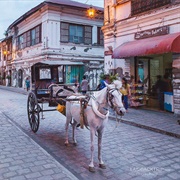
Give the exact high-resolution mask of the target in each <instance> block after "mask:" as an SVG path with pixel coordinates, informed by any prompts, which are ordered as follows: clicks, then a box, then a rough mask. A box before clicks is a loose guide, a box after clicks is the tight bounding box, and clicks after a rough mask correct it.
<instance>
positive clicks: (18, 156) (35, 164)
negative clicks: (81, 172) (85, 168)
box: [0, 112, 77, 180]
mask: <svg viewBox="0 0 180 180" xmlns="http://www.w3.org/2000/svg"><path fill="white" fill-rule="evenodd" d="M0 119H1V120H0V180H26V179H37V180H41V179H42V180H51V179H58V180H59V179H66V180H68V179H69V180H70V179H72V180H76V179H77V178H76V177H75V176H74V175H73V174H72V173H71V172H70V171H68V170H67V169H66V168H65V167H63V166H62V165H61V164H60V163H58V162H57V161H56V160H55V159H54V158H53V157H52V156H50V155H49V154H48V153H47V152H46V151H44V150H43V149H42V148H41V147H40V146H39V145H38V144H37V143H36V142H35V141H33V140H32V139H31V138H30V137H28V136H27V135H26V134H25V133H24V132H23V131H22V130H20V129H19V128H18V127H17V126H16V125H15V124H13V123H12V122H11V121H9V120H8V118H7V117H6V116H4V114H3V113H2V112H0Z"/></svg>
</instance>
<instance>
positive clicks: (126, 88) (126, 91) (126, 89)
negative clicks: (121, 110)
mask: <svg viewBox="0 0 180 180" xmlns="http://www.w3.org/2000/svg"><path fill="white" fill-rule="evenodd" d="M120 92H121V94H122V101H123V104H124V107H125V109H126V112H127V111H128V107H129V106H128V99H129V97H130V96H131V89H130V85H129V84H128V82H127V79H126V78H125V77H123V78H122V87H121V88H120Z"/></svg>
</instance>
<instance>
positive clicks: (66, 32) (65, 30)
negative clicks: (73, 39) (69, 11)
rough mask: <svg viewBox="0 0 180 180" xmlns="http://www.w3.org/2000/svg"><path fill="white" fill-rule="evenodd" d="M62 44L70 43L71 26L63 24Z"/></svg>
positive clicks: (61, 29)
mask: <svg viewBox="0 0 180 180" xmlns="http://www.w3.org/2000/svg"><path fill="white" fill-rule="evenodd" d="M60 33H61V34H60V36H61V42H69V24H68V23H65V22H61V27H60Z"/></svg>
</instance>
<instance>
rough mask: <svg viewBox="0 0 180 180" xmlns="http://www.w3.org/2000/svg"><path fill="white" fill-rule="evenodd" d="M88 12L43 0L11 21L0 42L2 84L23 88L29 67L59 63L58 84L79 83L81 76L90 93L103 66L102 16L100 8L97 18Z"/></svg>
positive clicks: (60, 0) (58, 0)
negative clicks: (60, 65) (60, 77)
mask: <svg viewBox="0 0 180 180" xmlns="http://www.w3.org/2000/svg"><path fill="white" fill-rule="evenodd" d="M89 8H90V7H89V5H87V4H83V3H78V2H75V1H70V0H46V1H44V2H42V3H40V4H39V5H37V6H36V7H34V8H33V9H31V10H30V11H28V12H27V13H25V14H23V15H22V16H21V17H20V18H18V19H17V20H16V21H14V22H13V23H12V24H11V25H10V26H9V27H8V29H7V35H6V38H5V39H3V40H2V41H1V76H2V79H6V80H5V81H3V83H5V84H6V85H10V86H15V87H24V81H25V78H26V77H28V76H31V66H32V65H33V64H35V63H37V62H44V61H59V64H62V73H61V74H62V76H63V77H62V80H61V83H73V82H75V81H79V82H80V81H81V80H82V76H83V74H85V75H87V77H88V79H89V81H90V87H91V88H92V89H94V88H95V87H96V86H97V84H98V82H99V75H100V73H102V71H103V66H104V48H103V43H104V42H103V34H102V32H101V27H102V25H103V17H104V15H103V8H99V7H95V8H96V11H97V13H98V17H93V18H92V16H93V14H90V15H89V14H88V9H89ZM90 13H93V12H90ZM91 15H92V16H91ZM67 76H68V78H67Z"/></svg>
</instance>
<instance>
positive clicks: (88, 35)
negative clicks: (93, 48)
mask: <svg viewBox="0 0 180 180" xmlns="http://www.w3.org/2000/svg"><path fill="white" fill-rule="evenodd" d="M84 44H92V27H91V26H84Z"/></svg>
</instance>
